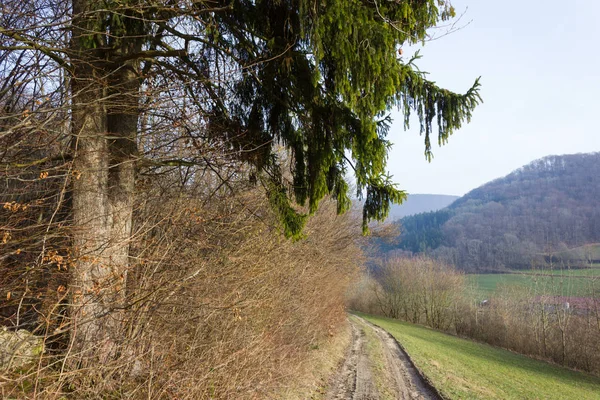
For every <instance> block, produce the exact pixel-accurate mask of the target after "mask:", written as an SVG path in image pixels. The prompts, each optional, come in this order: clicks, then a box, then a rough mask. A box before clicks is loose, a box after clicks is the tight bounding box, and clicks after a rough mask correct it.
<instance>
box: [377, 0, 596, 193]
mask: <svg viewBox="0 0 600 400" xmlns="http://www.w3.org/2000/svg"><path fill="white" fill-rule="evenodd" d="M452 3H453V5H454V6H455V8H456V9H457V12H458V13H462V12H463V11H465V9H466V8H467V7H468V9H467V11H466V15H465V16H464V17H463V24H464V23H466V22H469V21H471V22H470V24H469V25H468V26H466V27H465V28H464V29H461V30H460V31H458V32H455V33H453V34H451V35H448V36H445V37H443V38H440V39H439V40H435V41H431V42H428V43H427V44H426V45H425V47H424V48H423V49H422V50H421V55H422V56H423V58H422V59H421V60H419V61H418V64H417V65H418V66H419V67H420V69H421V70H424V71H427V72H429V73H431V75H430V79H432V80H434V81H435V82H437V83H438V84H439V85H440V86H443V87H446V88H448V89H451V90H454V91H459V92H463V91H465V90H466V89H467V88H468V87H470V85H471V84H472V82H473V81H474V79H475V78H476V77H477V76H480V75H481V77H482V78H481V83H482V89H481V95H482V97H483V100H484V103H483V104H482V105H480V106H479V107H478V108H477V110H476V111H475V113H474V116H473V119H472V121H471V123H470V124H468V125H465V126H464V127H463V128H462V129H461V130H459V131H457V132H456V133H455V134H454V135H453V136H452V137H450V140H449V143H448V144H447V145H445V146H443V147H441V148H440V147H438V146H437V140H436V141H435V142H436V144H435V145H434V147H433V152H434V160H433V161H432V162H431V164H429V163H427V162H426V161H425V158H424V156H423V138H422V137H420V136H419V132H418V123H417V121H415V123H413V126H412V127H411V130H409V131H406V132H405V131H404V130H403V126H402V118H401V116H400V115H399V114H395V115H394V124H393V126H392V129H391V132H390V136H389V139H390V140H391V141H392V142H394V144H395V145H394V148H393V149H392V151H391V152H390V158H389V169H390V173H391V174H392V175H393V176H394V180H395V181H396V182H398V183H399V185H400V187H401V188H402V189H405V190H407V191H408V192H409V193H441V194H456V195H462V194H464V193H466V192H468V191H469V190H471V189H474V188H475V187H477V186H480V185H482V184H484V183H485V182H487V181H490V180H492V179H495V178H498V177H501V176H504V175H506V174H508V173H510V172H511V171H512V170H514V169H516V168H518V167H520V166H522V165H524V164H527V163H529V162H530V161H533V160H534V159H537V158H540V157H544V156H546V155H550V154H569V153H583V152H592V151H600V128H599V122H598V120H599V118H598V117H600V109H599V107H600V44H599V41H600V0H571V1H568V2H564V1H558V0H546V1H541V0H521V1H516V0H505V1H489V0H488V1H486V0H453V1H452ZM432 142H434V141H433V140H432Z"/></svg>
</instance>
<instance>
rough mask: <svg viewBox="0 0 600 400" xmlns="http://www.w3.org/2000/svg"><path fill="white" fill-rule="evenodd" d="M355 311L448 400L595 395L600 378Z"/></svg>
mask: <svg viewBox="0 0 600 400" xmlns="http://www.w3.org/2000/svg"><path fill="white" fill-rule="evenodd" d="M357 315H359V316H361V317H363V318H365V319H366V320H368V321H370V322H372V323H374V324H377V325H379V326H380V327H382V328H383V329H385V330H387V331H388V332H389V333H391V334H392V335H393V336H394V337H395V338H396V339H397V340H398V341H399V342H400V343H401V344H402V345H403V346H404V348H405V349H406V351H407V352H408V353H409V354H410V356H411V358H412V359H413V361H414V363H415V364H416V365H417V367H418V368H419V369H420V370H421V371H422V372H423V374H424V375H426V376H427V377H428V378H429V379H430V381H431V383H432V384H433V385H434V386H435V387H436V388H437V389H438V390H439V391H440V392H441V393H442V394H443V395H444V396H445V397H447V398H449V399H504V400H509V399H515V400H516V399H519V400H521V399H557V400H558V399H561V400H564V399H582V400H583V399H598V398H600V378H597V377H594V376H591V375H588V374H585V373H582V372H576V371H572V370H569V369H565V368H561V367H559V366H556V365H552V364H549V363H546V362H543V361H538V360H534V359H531V358H529V357H525V356H522V355H519V354H515V353H512V352H509V351H506V350H503V349H498V348H495V347H492V346H489V345H486V344H481V343H476V342H472V341H470V340H465V339H460V338H457V337H454V336H450V335H447V334H444V333H441V332H437V331H434V330H432V329H429V328H425V327H422V326H418V325H412V324H408V323H405V322H401V321H397V320H392V319H389V318H384V317H378V316H372V315H367V314H362V313H357Z"/></svg>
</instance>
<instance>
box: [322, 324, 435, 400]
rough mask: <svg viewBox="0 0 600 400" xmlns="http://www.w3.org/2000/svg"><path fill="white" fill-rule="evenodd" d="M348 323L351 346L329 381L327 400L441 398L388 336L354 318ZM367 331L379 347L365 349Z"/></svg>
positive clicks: (384, 332) (375, 327)
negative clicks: (350, 332)
mask: <svg viewBox="0 0 600 400" xmlns="http://www.w3.org/2000/svg"><path fill="white" fill-rule="evenodd" d="M350 324H351V327H352V343H351V345H350V347H349V349H348V351H347V355H346V357H345V360H344V362H343V363H342V365H341V366H340V368H339V369H338V371H337V373H336V374H335V376H334V377H333V378H332V380H331V382H330V385H329V391H328V393H327V395H326V399H327V400H342V399H344V400H345V399H352V400H383V399H386V398H389V399H411V400H412V399H419V400H421V399H427V400H429V399H435V400H439V399H441V398H440V396H439V395H437V393H435V391H434V390H432V388H431V386H429V385H428V383H427V382H426V381H425V380H424V378H423V377H422V376H421V374H420V373H419V371H418V370H417V369H416V368H415V367H414V365H413V363H412V362H411V361H410V358H409V357H408V355H407V354H406V353H405V352H404V350H403V349H402V348H401V347H400V345H399V344H398V342H396V340H395V339H394V338H393V337H392V336H391V335H390V334H389V333H387V332H386V331H385V330H383V329H381V328H379V327H377V326H375V325H372V324H370V323H369V322H367V321H365V320H363V319H362V318H359V317H356V316H353V317H352V318H350ZM367 330H371V331H370V332H368V335H369V337H371V338H374V340H376V341H378V343H379V345H377V346H367ZM372 340H373V339H372ZM375 348H376V349H377V350H375ZM376 351H380V352H381V353H383V354H379V355H376V354H375V352H376ZM378 360H379V361H378ZM375 376H377V378H378V379H375ZM382 385H384V386H385V387H382Z"/></svg>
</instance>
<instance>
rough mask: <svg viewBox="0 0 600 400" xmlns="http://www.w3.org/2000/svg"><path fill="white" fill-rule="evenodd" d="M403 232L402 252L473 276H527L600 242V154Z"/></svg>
mask: <svg viewBox="0 0 600 400" xmlns="http://www.w3.org/2000/svg"><path fill="white" fill-rule="evenodd" d="M401 231H402V234H401V237H400V242H399V244H398V245H396V246H395V247H396V248H400V249H402V250H409V251H412V252H427V253H429V254H431V255H434V256H436V257H439V258H442V259H443V260H445V261H447V262H450V263H452V264H455V265H456V266H458V267H460V268H463V269H466V270H490V269H502V268H507V267H508V268H527V267H529V266H530V265H531V262H532V260H533V259H537V260H541V259H543V255H544V254H550V253H555V254H558V253H559V252H561V254H564V252H565V250H567V249H569V248H574V247H578V246H581V245H584V244H589V243H597V242H600V153H590V154H572V155H563V156H548V157H544V158H542V159H539V160H536V161H534V162H532V163H530V164H528V165H526V166H524V167H522V168H519V169H517V170H516V171H514V172H512V173H510V174H509V175H507V176H506V177H504V178H500V179H496V180H494V181H492V182H489V183H487V184H485V185H483V186H481V187H479V188H477V189H474V190H472V191H471V192H469V193H467V194H466V195H465V196H463V197H461V198H460V199H458V200H456V201H455V202H454V203H452V204H451V205H450V206H449V207H447V208H445V209H442V210H440V211H436V212H430V213H423V214H418V215H414V216H410V217H406V218H403V219H402V220H401ZM392 249H393V248H392V247H390V246H387V247H386V248H385V249H384V250H392ZM570 261H573V262H575V261H576V260H570ZM579 261H581V260H579Z"/></svg>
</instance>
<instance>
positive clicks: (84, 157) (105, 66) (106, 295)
mask: <svg viewBox="0 0 600 400" xmlns="http://www.w3.org/2000/svg"><path fill="white" fill-rule="evenodd" d="M97 6H99V3H97V2H95V1H93V0H74V1H73V14H74V22H73V26H74V28H73V39H72V46H73V49H72V50H73V65H74V76H73V80H72V92H73V114H72V118H73V124H72V128H73V139H72V140H73V152H74V161H73V174H74V181H73V223H74V228H73V242H74V250H75V251H74V253H75V259H76V264H75V267H74V268H73V270H72V272H71V274H72V275H71V285H70V286H71V293H72V303H73V310H72V313H71V315H72V321H73V333H72V343H73V348H74V349H75V350H76V351H77V354H79V356H80V357H81V360H82V361H85V360H86V359H87V360H97V359H100V360H109V359H112V358H114V357H115V356H116V355H117V354H118V344H119V342H120V341H121V337H122V325H123V324H122V322H123V318H122V309H123V306H124V300H125V296H124V294H125V290H124V289H125V288H124V286H125V280H126V274H127V269H128V264H129V261H128V260H129V241H130V236H131V227H132V212H133V200H134V189H135V168H134V162H135V159H134V157H135V155H136V132H137V119H138V104H137V103H138V92H139V86H140V83H139V80H138V76H137V71H136V68H135V63H134V62H131V63H130V64H127V63H122V64H120V65H118V64H115V63H111V61H112V60H111V58H113V59H115V58H116V57H120V56H122V55H123V53H124V52H127V51H136V50H139V47H140V46H139V45H137V44H134V45H128V41H127V40H126V39H124V40H123V41H122V43H124V44H123V45H120V46H119V48H118V49H114V51H110V52H105V53H103V54H101V53H100V52H99V51H98V50H96V49H95V48H96V46H95V45H93V41H94V37H93V36H92V35H90V34H89V32H96V31H98V29H99V28H98V24H97V20H98V18H99V16H98V14H97V12H96V10H97V9H98V7H97ZM98 34H102V33H101V32H99V33H98ZM100 55H102V56H103V57H100ZM92 353H93V355H94V356H93V357H92V358H91V359H90V358H88V357H90V356H91V354H92Z"/></svg>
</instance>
